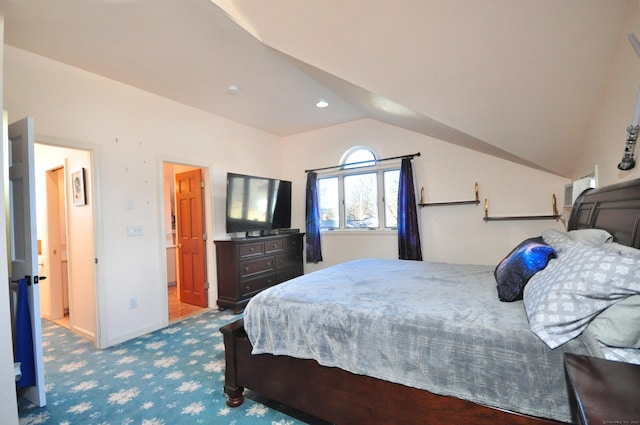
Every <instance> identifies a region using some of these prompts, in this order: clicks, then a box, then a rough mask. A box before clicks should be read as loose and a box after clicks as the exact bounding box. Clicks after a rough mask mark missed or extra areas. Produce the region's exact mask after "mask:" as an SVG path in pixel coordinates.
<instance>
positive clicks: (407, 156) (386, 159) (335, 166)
mask: <svg viewBox="0 0 640 425" xmlns="http://www.w3.org/2000/svg"><path fill="white" fill-rule="evenodd" d="M416 156H420V152H418V153H414V154H410V155H402V156H394V157H390V158H381V159H373V160H367V161H360V162H351V163H349V164H342V165H332V166H331V167H323V168H314V169H313V170H304V172H305V173H311V172H313V171H324V170H331V169H334V168H344V167H345V166H347V165H348V166H352V165H358V164H369V163H371V162H375V163H376V164H377V163H379V162H383V161H391V160H393V159H404V158H409V159H413V158H414V157H416Z"/></svg>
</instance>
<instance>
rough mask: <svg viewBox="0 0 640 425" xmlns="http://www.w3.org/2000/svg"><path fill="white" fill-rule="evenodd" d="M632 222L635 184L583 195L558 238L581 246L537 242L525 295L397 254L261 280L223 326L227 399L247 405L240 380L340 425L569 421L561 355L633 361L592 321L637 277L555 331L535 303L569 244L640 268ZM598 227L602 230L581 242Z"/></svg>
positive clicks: (491, 278)
mask: <svg viewBox="0 0 640 425" xmlns="http://www.w3.org/2000/svg"><path fill="white" fill-rule="evenodd" d="M639 223H640V179H639V180H633V181H629V182H624V183H619V184H616V185H612V186H609V187H605V188H601V189H595V190H594V189H590V190H588V191H586V192H585V193H583V194H582V195H581V196H579V197H578V199H577V200H576V202H575V204H574V207H573V209H572V213H571V216H570V219H569V222H568V230H569V231H574V232H567V234H572V235H577V234H580V235H587V236H585V241H587V239H589V240H588V241H587V242H589V243H587V242H585V241H575V240H574V239H572V238H573V236H572V237H571V238H569V237H568V236H567V235H566V234H562V233H561V232H551V231H550V232H548V233H547V234H545V235H544V236H545V238H543V239H542V242H543V245H545V246H551V247H553V248H554V251H553V254H554V255H550V254H549V253H548V252H547V251H540V252H542V254H541V255H542V256H545V257H546V259H547V262H548V266H546V264H545V266H546V267H544V266H542V267H541V268H540V269H539V270H537V271H536V273H534V275H533V276H529V277H528V278H530V279H531V280H530V281H529V283H526V282H525V283H526V286H524V287H523V288H521V289H522V291H521V292H524V296H522V298H524V300H523V299H519V298H518V297H517V296H515V297H512V298H514V299H511V300H509V302H506V301H505V300H499V299H498V298H499V297H498V295H497V293H496V279H497V277H498V274H497V268H496V267H495V266H478V265H450V264H439V263H427V262H412V261H401V260H360V261H356V262H351V263H347V264H342V265H338V266H334V267H330V268H327V269H323V270H320V271H318V272H314V273H310V274H308V275H304V276H301V277H299V278H296V279H293V280H291V281H288V282H285V283H284V284H281V285H278V286H275V287H273V288H270V289H269V290H266V291H264V292H262V293H261V294H259V295H258V296H256V297H255V298H254V299H252V301H251V302H250V303H249V304H248V306H247V309H246V310H245V317H244V319H243V320H239V321H236V322H234V323H231V324H229V325H227V326H224V327H223V328H222V329H221V331H222V333H223V337H224V343H225V360H226V370H225V385H224V392H225V394H226V395H227V404H228V405H229V406H231V407H235V406H239V405H240V404H242V403H243V400H244V398H243V397H244V396H243V391H244V389H245V388H246V389H250V390H252V391H254V392H256V393H258V394H260V395H262V396H265V397H268V398H270V399H273V400H276V401H278V402H281V403H283V404H286V405H288V406H291V407H293V408H295V409H299V410H301V411H303V412H306V413H308V414H311V415H313V416H316V417H318V418H321V419H323V420H325V421H328V422H331V423H336V424H356V423H357V424H360V423H362V424H365V423H366V424H369V423H394V424H395V423H398V424H400V423H401V424H409V423H428V424H445V423H446V424H449V423H473V424H480V425H482V424H544V423H567V422H572V421H573V418H572V417H571V412H570V410H569V403H568V396H567V391H566V383H565V378H564V371H563V366H562V364H563V356H564V353H565V352H572V353H578V354H587V355H592V356H597V357H607V358H616V359H621V360H625V361H626V360H629V361H634V359H636V357H634V356H635V355H636V354H637V353H638V351H639V350H637V349H633V348H619V347H616V348H611V347H609V346H608V345H606V344H603V343H602V341H601V340H600V339H599V336H598V334H597V333H596V332H595V330H594V331H593V332H592V330H591V329H590V322H591V321H595V320H592V319H593V318H594V317H596V316H599V314H600V312H602V311H608V310H610V309H609V308H608V307H609V306H613V305H621V304H622V303H621V302H620V301H621V300H625V301H626V300H628V299H631V298H632V297H640V295H636V294H638V293H640V288H638V287H637V286H634V285H636V283H635V282H637V281H638V279H635V282H633V281H634V279H633V278H632V279H630V280H631V283H630V284H628V283H624V284H623V283H619V279H618V278H617V277H616V278H615V279H614V281H615V284H616V285H617V286H616V289H615V291H613V292H614V295H611V296H610V297H609V298H610V299H609V300H608V301H607V302H606V304H607V305H606V306H604V307H603V306H602V305H599V306H598V308H599V310H598V311H597V312H596V313H594V312H588V313H585V314H586V317H583V318H582V319H581V321H580V320H572V323H571V326H569V328H570V329H565V328H562V332H556V331H555V329H557V328H558V326H555V327H549V325H548V323H547V322H545V321H544V320H543V321H540V320H539V318H540V317H542V318H548V317H552V316H553V315H552V314H550V313H549V312H547V311H545V308H547V307H549V305H550V304H549V302H546V301H545V302H541V301H540V300H544V299H546V298H545V297H547V298H548V297H553V296H555V295H554V294H553V293H552V292H551V293H547V292H544V290H543V288H547V287H549V286H545V285H547V283H548V282H547V281H552V280H554V279H559V277H558V276H563V275H561V274H559V273H558V272H557V270H558V269H557V268H558V267H561V266H560V265H561V264H566V262H567V261H573V260H571V259H572V258H573V257H572V255H574V253H575V252H577V251H576V250H577V249H580V250H582V251H584V250H586V251H585V252H587V254H588V255H585V254H583V253H582V251H579V252H580V253H581V254H580V255H581V257H580V258H582V257H584V256H586V257H589V258H595V257H593V252H591V251H590V250H597V252H600V250H602V249H605V248H602V247H601V246H600V245H599V244H602V246H603V247H604V246H605V245H606V249H607V253H606V254H604V255H605V256H606V259H607V261H609V260H611V261H614V260H615V261H618V257H620V258H623V262H624V264H623V266H624V267H627V266H628V267H627V268H630V270H631V272H630V273H634V272H635V273H640V272H639V270H640V267H639V265H640V257H639V258H636V257H634V255H635V254H636V251H633V250H631V249H628V248H627V247H634V248H638V247H640V224H639ZM576 231H577V232H576ZM603 234H606V235H608V236H609V239H608V240H606V241H605V240H604V239H603V240H601V241H600V240H599V241H598V242H593V241H592V240H590V239H592V238H593V237H596V236H597V238H600V237H601V235H603ZM593 235H596V236H593ZM532 236H535V237H536V238H535V240H534V241H533V243H536V244H539V243H541V239H540V238H542V236H540V237H538V236H539V235H532ZM525 242H526V243H531V242H532V241H524V242H523V244H524V243H525ZM547 242H548V243H547ZM592 242H593V245H591V243H592ZM596 245H597V246H596ZM626 249H628V252H627V251H625V250H626ZM516 251H518V249H517V248H516V249H514V251H513V252H512V253H509V255H507V257H505V260H506V259H508V258H510V257H513V255H512V254H513V253H514V252H516ZM575 255H577V254H575ZM614 257H615V258H614ZM599 258H600V257H598V260H597V264H600V263H602V261H601V260H600V259H599ZM563 262H564V263H563ZM624 267H617V268H616V267H612V268H611V269H612V270H620V269H621V268H622V269H624ZM596 268H597V267H596ZM612 273H613V272H612ZM372 275H374V276H377V277H381V278H382V281H383V282H386V287H385V284H382V285H379V284H378V285H376V284H373V283H372V282H373V281H372V280H370V276H372ZM637 277H640V276H637ZM562 279H564V281H565V282H566V281H567V279H568V280H570V277H562ZM416 284H417V285H416ZM416 286H417V287H418V288H419V289H418V290H417V292H416ZM551 286H553V285H551ZM311 287H313V291H310V290H308V288H311ZM376 288H378V289H376ZM425 288H426V289H425ZM536 291H537V292H536ZM498 292H500V286H499V285H498ZM538 292H540V293H541V294H539V293H538ZM283 297H284V298H283ZM600 298H602V297H600ZM592 301H593V300H585V299H581V298H578V308H577V310H580V309H582V308H583V306H591V305H592V304H593V305H594V306H595V305H596V304H597V303H598V302H600V301H598V302H595V301H593V302H592ZM565 304H566V303H565ZM285 306H286V308H285ZM594 308H595V307H594ZM611 310H612V309H611ZM594 311H595V310H594ZM245 321H246V323H245ZM357 324H362V325H363V326H356V325H357ZM576 324H578V325H580V327H579V328H578V329H576V326H577V325H576ZM534 325H536V326H537V328H535V330H534ZM565 327H566V326H565ZM478 329H480V330H479V331H478Z"/></svg>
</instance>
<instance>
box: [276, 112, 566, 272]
mask: <svg viewBox="0 0 640 425" xmlns="http://www.w3.org/2000/svg"><path fill="white" fill-rule="evenodd" d="M355 145H364V146H368V147H370V148H372V149H373V150H374V151H375V152H377V154H378V156H379V157H380V158H386V157H395V156H399V155H404V154H412V153H416V152H420V153H421V156H420V157H416V158H414V160H413V170H414V173H415V175H416V190H417V192H418V194H419V191H420V188H421V187H424V190H425V198H426V200H427V202H438V201H460V200H470V199H474V197H475V194H474V184H475V182H478V185H479V187H480V198H481V200H482V202H481V204H480V205H479V206H474V205H464V206H447V207H427V208H422V209H419V219H420V235H421V239H422V253H423V257H424V259H425V260H429V261H444V262H453V263H476V264H497V263H498V262H499V261H500V260H501V259H502V258H503V257H504V256H505V255H506V254H507V253H508V252H509V251H510V250H511V249H512V248H513V247H514V246H515V245H516V244H517V243H519V242H521V241H522V240H524V239H526V238H528V237H532V236H539V235H540V232H541V231H542V230H544V229H548V228H558V229H563V228H564V227H563V224H562V223H560V222H556V221H554V220H550V221H549V220H544V221H507V222H490V223H485V222H484V221H483V217H484V199H485V198H488V199H489V213H490V215H495V216H504V215H537V214H542V215H550V214H551V213H552V195H553V194H554V193H555V195H556V197H557V199H558V208H561V206H562V199H563V194H564V185H565V184H567V183H568V180H567V179H565V178H562V177H558V176H556V175H553V174H549V173H544V172H541V171H537V170H532V169H530V168H527V167H523V166H520V165H516V164H513V163H511V162H508V161H504V160H501V159H497V158H494V157H491V156H488V155H483V154H479V153H477V152H475V151H471V150H468V149H464V148H460V147H457V146H454V145H452V144H450V143H445V142H442V141H439V140H436V139H433V138H430V137H427V136H424V135H421V134H418V133H414V132H411V131H407V130H403V129H400V128H397V127H393V126H390V125H387V124H384V123H381V122H378V121H375V120H371V119H363V120H359V121H355V122H350V123H345V124H341V125H337V126H334V127H330V128H326V129H322V130H317V131H313V132H308V133H304V134H300V135H296V136H291V137H288V138H286V139H284V140H283V151H284V152H286V155H287V161H286V162H285V163H284V165H283V169H284V174H286V175H290V176H294V178H295V179H296V182H295V183H294V196H295V199H304V191H305V178H306V176H305V174H304V169H312V168H321V167H325V166H331V165H336V164H338V163H339V161H340V158H341V156H342V155H343V153H344V152H346V151H347V150H348V149H349V148H350V147H352V146H355ZM304 208H305V205H304V202H294V217H293V220H294V223H295V225H294V227H300V228H301V229H304V213H305V212H304ZM322 248H323V257H324V261H323V263H321V264H319V265H311V264H307V266H306V270H307V271H310V270H315V269H317V268H322V267H326V266H328V265H332V264H335V263H338V262H341V261H344V260H347V259H354V258H363V257H382V258H397V235H396V233H394V232H389V233H387V234H383V235H380V234H374V233H373V232H369V231H367V232H362V234H359V235H358V237H353V236H351V235H350V234H346V233H345V232H324V233H323V234H322Z"/></svg>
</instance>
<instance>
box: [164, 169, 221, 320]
mask: <svg viewBox="0 0 640 425" xmlns="http://www.w3.org/2000/svg"><path fill="white" fill-rule="evenodd" d="M164 164H173V165H182V166H186V167H194V168H200V169H202V181H203V182H204V189H203V197H204V229H205V232H206V234H207V240H206V241H205V244H206V245H205V246H206V264H205V267H206V273H207V280H208V281H209V291H208V294H207V304H208V305H209V308H213V307H212V306H215V305H217V304H216V302H217V299H218V285H217V279H216V273H215V272H216V269H215V267H214V261H213V259H214V249H215V248H214V246H213V239H214V238H213V234H214V233H213V223H214V213H213V200H214V193H213V188H212V185H211V175H212V173H211V164H209V163H204V162H199V161H193V160H189V159H184V158H176V157H159V158H158V163H157V170H158V185H159V188H158V193H159V194H160V196H159V202H158V217H160V219H159V220H158V234H159V235H160V238H159V240H160V242H161V243H160V244H159V247H158V252H159V254H160V266H161V268H162V279H161V281H160V284H161V286H159V287H158V290H161V292H162V302H163V305H164V308H163V313H162V314H163V318H162V322H163V326H165V327H166V326H168V325H169V298H168V293H167V292H168V291H167V255H166V245H165V238H166V234H165V230H166V229H165V226H164V224H165V211H164V204H165V201H166V197H165V193H164ZM173 178H175V173H174V177H173Z"/></svg>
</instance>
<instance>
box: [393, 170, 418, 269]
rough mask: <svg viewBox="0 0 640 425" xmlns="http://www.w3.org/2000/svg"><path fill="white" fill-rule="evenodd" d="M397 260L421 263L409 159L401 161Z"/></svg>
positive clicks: (414, 193) (416, 213) (414, 196)
mask: <svg viewBox="0 0 640 425" xmlns="http://www.w3.org/2000/svg"><path fill="white" fill-rule="evenodd" d="M398 258H400V259H401V260H418V261H422V249H421V248H420V232H419V231H418V211H417V206H416V191H415V188H414V185H413V169H412V168H411V160H410V159H409V158H403V159H402V166H401V167H400V184H399V187H398Z"/></svg>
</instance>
